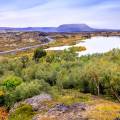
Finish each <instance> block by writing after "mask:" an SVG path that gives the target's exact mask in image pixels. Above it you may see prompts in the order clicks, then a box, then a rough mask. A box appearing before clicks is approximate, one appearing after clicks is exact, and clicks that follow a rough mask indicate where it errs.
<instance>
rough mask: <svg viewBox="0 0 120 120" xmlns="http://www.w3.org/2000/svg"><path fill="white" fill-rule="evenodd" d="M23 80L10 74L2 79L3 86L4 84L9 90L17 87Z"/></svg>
mask: <svg viewBox="0 0 120 120" xmlns="http://www.w3.org/2000/svg"><path fill="white" fill-rule="evenodd" d="M22 82H23V80H22V79H21V78H20V77H17V76H14V75H10V76H7V77H6V78H5V79H4V80H3V81H2V86H4V87H5V88H6V89H7V90H12V89H15V88H16V87H17V86H18V85H20V84H21V83H22Z"/></svg>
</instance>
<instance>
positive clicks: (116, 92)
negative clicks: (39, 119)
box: [0, 49, 120, 120]
mask: <svg viewBox="0 0 120 120" xmlns="http://www.w3.org/2000/svg"><path fill="white" fill-rule="evenodd" d="M75 51H76V50H73V49H72V50H70V51H59V52H48V53H46V52H45V51H44V50H41V49H37V50H36V51H35V52H34V54H33V55H32V57H30V56H22V57H19V58H15V59H14V58H13V59H8V58H5V60H4V58H2V60H1V61H0V104H1V106H6V108H7V109H8V110H9V109H10V108H11V107H12V106H13V105H14V104H15V103H16V102H19V101H22V100H25V99H27V98H29V97H33V96H35V95H38V94H40V93H41V92H46V93H49V94H51V95H52V96H53V97H54V99H55V100H56V102H60V101H61V102H62V103H64V104H67V105H69V104H72V103H75V102H81V101H82V102H85V101H91V97H90V96H89V95H90V94H91V95H96V96H99V97H104V98H106V99H110V100H112V101H116V102H120V50H119V49H114V50H112V51H110V52H108V53H105V54H94V55H91V56H90V55H87V56H82V57H80V58H79V57H77V53H75ZM53 88H54V89H53ZM73 90H75V92H72V91H73ZM68 91H69V92H68ZM72 93H74V94H72ZM80 93H81V94H82V93H85V94H88V95H85V96H84V95H80ZM75 98H76V99H75ZM109 105H110V104H109ZM109 105H108V107H105V106H96V107H95V111H93V112H92V113H90V116H91V117H92V118H94V117H96V116H97V113H96V111H100V112H101V114H102V115H104V116H105V118H106V117H108V114H107V112H106V111H111V110H115V109H116V110H118V109H119V107H117V106H116V105H112V104H111V106H109ZM117 105H118V106H119V104H117ZM106 106H107V104H106ZM112 107H113V108H112ZM28 108H29V110H30V106H25V107H23V108H20V109H18V110H17V111H16V113H15V114H18V113H19V112H20V113H22V112H21V110H22V111H24V110H26V109H28ZM101 110H103V111H101ZM102 112H104V113H105V114H104V113H102ZM109 113H110V112H109ZM29 114H30V116H32V115H33V114H34V113H33V112H31V111H30V112H29V113H27V112H26V114H25V118H24V120H29V119H26V116H29ZM94 114H95V115H96V116H94V117H93V115H94ZM118 114H119V112H118ZM118 116H119V115H117V114H116V113H115V114H113V116H112V115H111V118H116V117H118ZM22 117H24V114H23V116H22ZM13 119H16V120H20V119H21V118H15V117H14V114H13V115H12V117H11V120H13ZM101 120H102V117H101ZM105 120H107V118H106V119H105ZM111 120H112V119H111Z"/></svg>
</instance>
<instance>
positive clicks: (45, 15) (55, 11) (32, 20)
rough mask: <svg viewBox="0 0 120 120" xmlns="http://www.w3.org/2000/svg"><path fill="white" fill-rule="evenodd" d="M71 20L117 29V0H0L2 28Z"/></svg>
mask: <svg viewBox="0 0 120 120" xmlns="http://www.w3.org/2000/svg"><path fill="white" fill-rule="evenodd" d="M70 23H77V24H78V23H86V24H88V25H90V26H92V27H95V28H113V29H120V0H0V26H1V27H39V26H59V25H60V24H70Z"/></svg>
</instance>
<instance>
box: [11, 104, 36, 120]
mask: <svg viewBox="0 0 120 120" xmlns="http://www.w3.org/2000/svg"><path fill="white" fill-rule="evenodd" d="M34 115H35V113H34V112H33V110H32V106H30V105H27V104H24V105H21V106H20V107H19V108H17V109H16V110H15V112H13V113H12V114H11V115H10V117H9V120H31V119H32V117H33V116H34Z"/></svg>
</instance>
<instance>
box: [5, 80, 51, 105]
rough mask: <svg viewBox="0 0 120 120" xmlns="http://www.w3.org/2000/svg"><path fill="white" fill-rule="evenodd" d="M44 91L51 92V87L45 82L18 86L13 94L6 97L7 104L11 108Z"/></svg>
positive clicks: (35, 81) (33, 82) (10, 93)
mask: <svg viewBox="0 0 120 120" xmlns="http://www.w3.org/2000/svg"><path fill="white" fill-rule="evenodd" d="M43 91H45V92H47V91H49V85H48V84H47V83H45V82H44V81H43V80H41V81H40V80H34V81H31V82H29V83H22V84H21V85H19V86H17V87H16V89H15V90H14V91H13V92H9V93H8V94H7V95H6V96H5V104H6V106H7V107H10V106H12V105H13V104H14V103H16V102H18V101H21V100H24V99H27V98H30V97H33V96H35V95H38V94H40V93H41V92H43Z"/></svg>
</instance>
